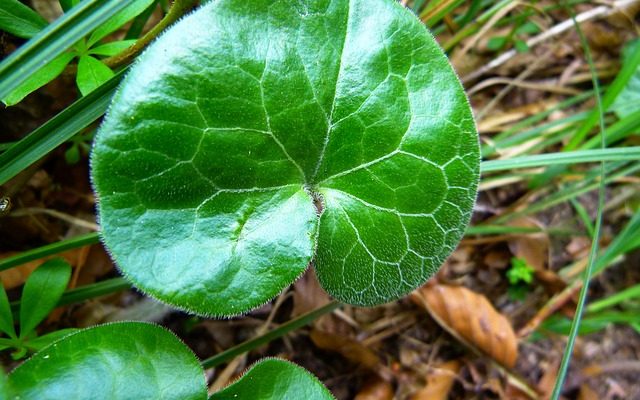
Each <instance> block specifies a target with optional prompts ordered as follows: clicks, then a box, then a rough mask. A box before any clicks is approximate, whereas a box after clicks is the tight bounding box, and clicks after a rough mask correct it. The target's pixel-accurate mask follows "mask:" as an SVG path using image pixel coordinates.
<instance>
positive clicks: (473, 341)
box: [411, 284, 518, 368]
mask: <svg viewBox="0 0 640 400" xmlns="http://www.w3.org/2000/svg"><path fill="white" fill-rule="evenodd" d="M411 298H412V299H413V301H414V302H416V303H417V304H418V305H421V306H423V307H425V308H426V309H427V311H428V312H429V314H431V316H432V317H433V318H434V319H435V320H436V321H437V322H438V323H439V324H440V325H441V326H442V327H443V328H444V329H446V330H447V331H448V332H449V333H451V334H452V335H453V336H454V337H456V338H457V339H458V340H460V341H461V342H463V343H464V344H466V345H468V346H469V347H471V348H472V349H475V350H477V351H479V352H481V353H483V354H486V355H488V356H490V357H491V358H493V359H494V360H495V361H496V362H498V363H499V364H502V365H503V366H505V367H509V368H512V367H513V366H514V365H515V363H516V359H517V357H518V342H517V339H516V335H515V333H514V331H513V327H512V326H511V323H509V321H508V320H507V318H506V317H505V316H504V315H502V314H500V313H499V312H498V311H496V309H495V308H493V306H492V305H491V303H489V300H487V298H486V297H485V296H483V295H481V294H478V293H475V292H473V291H471V290H469V289H467V288H464V287H461V286H450V285H439V284H436V285H433V284H432V285H425V286H423V287H421V288H420V289H418V290H416V291H414V292H413V293H412V294H411Z"/></svg>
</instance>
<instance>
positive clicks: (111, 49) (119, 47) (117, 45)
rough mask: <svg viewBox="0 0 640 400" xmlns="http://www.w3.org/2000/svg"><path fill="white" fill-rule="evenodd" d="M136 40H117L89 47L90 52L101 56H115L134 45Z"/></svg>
mask: <svg viewBox="0 0 640 400" xmlns="http://www.w3.org/2000/svg"><path fill="white" fill-rule="evenodd" d="M135 42H136V40H135V39H131V40H119V41H117V42H109V43H105V44H101V45H100V46H96V47H94V48H92V49H89V54H95V55H99V56H115V55H116V54H119V53H121V52H123V51H125V50H126V49H128V48H129V47H131V46H133V44H134V43H135Z"/></svg>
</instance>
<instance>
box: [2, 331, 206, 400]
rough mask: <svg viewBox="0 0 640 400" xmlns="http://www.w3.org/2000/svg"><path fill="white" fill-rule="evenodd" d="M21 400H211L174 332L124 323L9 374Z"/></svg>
mask: <svg viewBox="0 0 640 400" xmlns="http://www.w3.org/2000/svg"><path fill="white" fill-rule="evenodd" d="M9 386H10V387H11V389H12V391H13V392H14V395H15V396H16V398H20V399H39V400H49V399H96V400H97V399H104V400H120V399H163V400H168V399H175V400H204V399H206V398H207V395H206V385H205V379H204V374H203V372H202V368H201V367H200V365H199V364H198V360H197V359H196V358H195V356H194V355H193V353H191V351H190V350H189V349H188V348H187V347H186V346H185V345H184V344H183V343H182V342H180V340H179V339H178V338H176V337H175V336H174V335H173V334H171V333H170V332H168V331H166V330H164V329H162V328H160V327H158V326H155V325H151V324H145V323H138V322H123V323H114V324H108V325H101V326H97V327H94V328H89V329H85V330H82V331H79V332H78V333H75V334H71V335H69V336H67V337H65V338H64V339H62V340H60V341H58V342H56V343H54V344H52V345H51V346H49V347H47V348H45V349H44V350H42V351H41V352H39V353H37V354H36V355H34V356H33V357H31V358H30V359H29V360H27V361H25V362H24V363H23V364H22V365H20V366H19V367H18V368H16V369H15V370H14V371H13V372H12V373H11V374H10V375H9Z"/></svg>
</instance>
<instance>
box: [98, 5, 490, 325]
mask: <svg viewBox="0 0 640 400" xmlns="http://www.w3.org/2000/svg"><path fill="white" fill-rule="evenodd" d="M92 160H93V170H92V174H93V179H94V183H95V187H96V191H97V193H98V195H99V198H100V203H99V204H100V206H99V213H100V221H101V225H102V231H103V237H104V241H105V244H106V246H107V247H108V248H109V249H110V250H111V252H112V254H113V256H114V258H115V260H116V262H117V264H118V265H119V266H120V268H121V269H122V271H123V272H124V273H125V274H126V275H127V277H128V278H129V279H131V280H132V281H133V282H134V284H135V285H136V286H138V287H139V288H141V289H142V290H144V291H146V292H147V293H149V294H150V295H152V296H154V297H157V298H159V299H161V300H163V301H165V302H167V303H169V304H172V305H174V306H176V307H179V308H184V309H188V310H190V311H193V312H197V313H199V314H207V315H211V314H214V315H235V314H239V313H242V312H246V311H248V310H249V309H251V308H254V307H256V306H259V305H261V304H263V303H265V302H266V301H268V300H269V299H270V298H272V297H273V296H275V295H276V294H277V293H279V292H280V291H282V289H284V288H285V287H286V286H287V285H289V284H290V283H291V282H292V281H293V280H294V279H295V278H296V277H298V276H300V274H301V273H302V272H303V271H304V270H305V269H306V267H307V265H308V264H309V262H311V261H312V260H313V261H314V264H315V267H316V268H317V272H318V277H319V280H320V282H321V284H322V286H323V287H324V288H325V289H326V290H327V291H328V292H329V293H330V294H331V295H333V296H334V297H336V298H338V299H340V300H342V301H344V302H347V303H351V304H356V305H374V304H379V303H383V302H386V301H390V300H393V299H397V298H399V297H401V296H403V295H405V294H407V293H408V292H410V291H411V290H413V289H415V288H416V287H418V286H420V285H421V284H423V283H424V282H425V281H426V280H427V279H428V278H429V277H430V276H431V275H433V273H434V272H435V271H436V270H437V269H438V268H439V266H440V264H441V263H442V261H443V260H444V258H445V257H447V256H448V255H449V253H450V252H451V251H452V250H453V249H454V247H455V246H456V244H457V243H458V241H459V239H460V237H461V236H462V234H463V232H464V228H465V227H466V225H467V223H468V221H469V217H470V213H471V210H472V207H473V203H474V200H475V195H476V188H477V182H478V176H479V148H478V138H477V133H476V129H475V125H474V122H473V118H472V114H471V110H470V107H469V104H468V102H467V99H466V97H465V94H464V92H463V89H462V87H461V85H460V83H459V81H458V79H457V77H456V75H455V73H454V72H453V70H452V68H451V66H450V65H449V63H448V61H447V59H446V57H445V55H444V54H443V52H442V50H441V49H440V48H439V47H438V45H437V43H436V42H435V40H434V39H433V37H432V36H431V35H430V34H429V33H428V32H427V30H426V28H425V27H424V26H423V25H422V24H421V23H420V21H419V20H418V19H417V18H416V17H415V16H414V15H413V14H412V13H411V12H410V11H409V10H407V9H405V8H403V7H402V6H401V5H399V4H398V3H396V2H395V1H392V0H333V1H331V0H299V1H273V0H255V1H250V2H247V1H241V0H220V1H215V2H210V3H208V4H207V5H205V6H203V7H202V8H200V9H199V10H198V11H196V12H195V13H193V14H191V15H190V16H188V17H186V18H184V19H183V20H182V21H180V22H179V23H178V24H176V25H175V26H174V27H173V28H171V29H170V30H169V31H168V32H167V33H166V34H164V35H163V36H162V37H161V38H159V39H158V40H157V41H156V43H155V44H154V45H153V46H151V47H150V48H149V49H148V50H147V51H146V52H145V53H144V54H143V55H142V56H140V57H139V62H138V63H137V64H136V65H135V66H134V67H133V68H132V70H131V72H130V73H129V75H128V77H127V78H126V79H125V81H124V83H123V84H122V86H121V88H120V90H119V91H118V93H117V95H116V96H115V98H114V102H113V105H112V107H111V110H110V112H109V113H108V116H107V118H106V119H105V122H104V124H103V125H102V127H101V129H100V130H99V133H98V135H97V137H96V141H95V147H94V151H93V158H92ZM318 205H320V206H318ZM317 207H318V208H320V209H321V216H320V217H319V216H318V210H317Z"/></svg>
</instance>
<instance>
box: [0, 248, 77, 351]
mask: <svg viewBox="0 0 640 400" xmlns="http://www.w3.org/2000/svg"><path fill="white" fill-rule="evenodd" d="M70 277H71V267H70V266H69V264H67V262H65V261H63V260H61V259H53V260H50V261H47V262H46V263H44V264H42V265H41V266H39V267H38V268H37V269H36V270H35V271H33V273H31V275H29V279H27V282H26V283H25V285H24V289H23V290H22V300H21V302H20V330H19V333H18V332H16V329H15V323H14V321H13V313H12V312H11V307H10V305H9V300H8V299H7V293H6V292H5V290H4V286H2V285H1V283H0V332H3V333H5V334H6V335H7V336H8V337H7V338H2V337H0V351H1V350H6V349H14V352H13V353H12V354H11V355H12V357H13V358H14V359H16V360H17V359H20V358H23V357H24V356H25V355H26V354H27V352H34V351H38V350H41V349H42V348H44V347H46V346H48V345H49V344H51V343H53V342H54V341H56V340H58V339H60V338H62V337H64V336H66V335H68V334H70V333H71V332H73V331H75V329H62V330H58V331H55V332H51V333H49V334H47V335H43V336H37V335H36V332H35V329H36V327H37V326H38V325H39V324H40V323H41V322H42V321H43V320H44V319H45V318H46V317H47V315H49V313H50V312H51V311H52V310H53V309H54V308H55V306H56V304H57V303H58V301H59V300H60V297H61V296H62V293H63V292H64V290H65V289H66V288H67V284H68V283H69V278H70Z"/></svg>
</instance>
